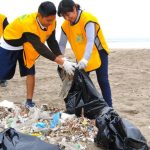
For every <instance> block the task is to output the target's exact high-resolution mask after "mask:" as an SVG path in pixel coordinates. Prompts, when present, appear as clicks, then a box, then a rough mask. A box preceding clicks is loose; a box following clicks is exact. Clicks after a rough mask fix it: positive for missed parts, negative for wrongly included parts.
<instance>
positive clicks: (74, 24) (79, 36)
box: [58, 0, 112, 107]
mask: <svg viewBox="0 0 150 150" xmlns="http://www.w3.org/2000/svg"><path fill="white" fill-rule="evenodd" d="M58 15H59V16H60V17H61V16H62V17H63V18H64V19H65V21H64V22H63V24H62V32H61V37H60V41H59V47H60V50H61V52H62V53H63V54H64V50H65V48H66V43H67V41H69V43H70V45H71V48H72V50H73V52H74V55H75V57H76V60H77V62H78V67H79V69H84V70H85V71H86V72H87V73H88V74H89V73H90V72H91V71H93V70H95V71H96V75H97V80H98V83H99V86H100V88H101V91H102V95H103V98H104V99H105V101H106V102H107V104H108V105H109V106H110V107H112V98H111V89H110V85H109V80H108V54H109V53H110V52H109V49H108V47H107V44H106V41H105V39H104V36H103V33H102V29H101V27H100V24H99V23H98V20H97V18H96V17H95V16H93V15H92V14H90V13H88V12H85V11H82V10H81V9H80V6H79V5H78V4H75V2H74V1H73V0H62V1H61V2H60V3H59V6H58Z"/></svg>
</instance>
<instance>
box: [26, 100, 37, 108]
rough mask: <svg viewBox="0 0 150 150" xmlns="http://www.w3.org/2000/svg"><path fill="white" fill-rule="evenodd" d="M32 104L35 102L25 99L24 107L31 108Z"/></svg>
mask: <svg viewBox="0 0 150 150" xmlns="http://www.w3.org/2000/svg"><path fill="white" fill-rule="evenodd" d="M34 106H35V103H34V102H32V101H26V103H25V107H26V108H28V109H30V108H33V107H34Z"/></svg>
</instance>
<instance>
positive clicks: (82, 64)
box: [77, 58, 88, 69]
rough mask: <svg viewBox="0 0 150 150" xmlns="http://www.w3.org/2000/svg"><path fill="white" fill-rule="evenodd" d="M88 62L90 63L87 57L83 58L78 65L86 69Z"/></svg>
mask: <svg viewBox="0 0 150 150" xmlns="http://www.w3.org/2000/svg"><path fill="white" fill-rule="evenodd" d="M87 64H88V61H87V60H86V59H85V58H82V59H81V60H80V61H79V62H78V64H77V67H79V69H84V68H86V66H87Z"/></svg>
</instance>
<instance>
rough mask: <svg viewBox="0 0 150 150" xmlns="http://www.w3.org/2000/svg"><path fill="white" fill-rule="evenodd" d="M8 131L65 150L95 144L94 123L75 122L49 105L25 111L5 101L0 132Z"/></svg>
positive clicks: (75, 119)
mask: <svg viewBox="0 0 150 150" xmlns="http://www.w3.org/2000/svg"><path fill="white" fill-rule="evenodd" d="M2 104H3V105H2ZM5 104H6V105H5ZM10 104H11V105H10ZM10 127H11V128H14V129H16V130H17V131H19V132H21V133H25V134H28V135H32V136H36V137H38V138H40V139H41V140H43V141H45V142H47V143H51V144H58V145H60V147H62V148H63V149H68V150H69V149H75V148H76V149H86V147H87V144H88V142H94V137H95V135H96V133H97V131H98V130H97V128H96V126H95V120H90V119H87V118H85V117H83V116H81V117H80V118H77V117H76V116H75V115H74V114H72V115H70V114H67V113H64V110H60V109H58V108H51V107H49V106H48V105H42V106H41V107H40V108H39V107H34V108H32V109H30V110H28V109H26V108H25V107H23V106H22V105H15V104H13V103H12V102H9V101H6V100H5V101H2V102H1V103H0V129H1V131H3V130H4V129H7V128H10Z"/></svg>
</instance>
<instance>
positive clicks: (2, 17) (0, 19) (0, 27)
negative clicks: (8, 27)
mask: <svg viewBox="0 0 150 150" xmlns="http://www.w3.org/2000/svg"><path fill="white" fill-rule="evenodd" d="M5 18H6V16H5V15H3V14H0V37H1V36H2V34H3V31H4V29H3V22H4V20H5Z"/></svg>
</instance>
